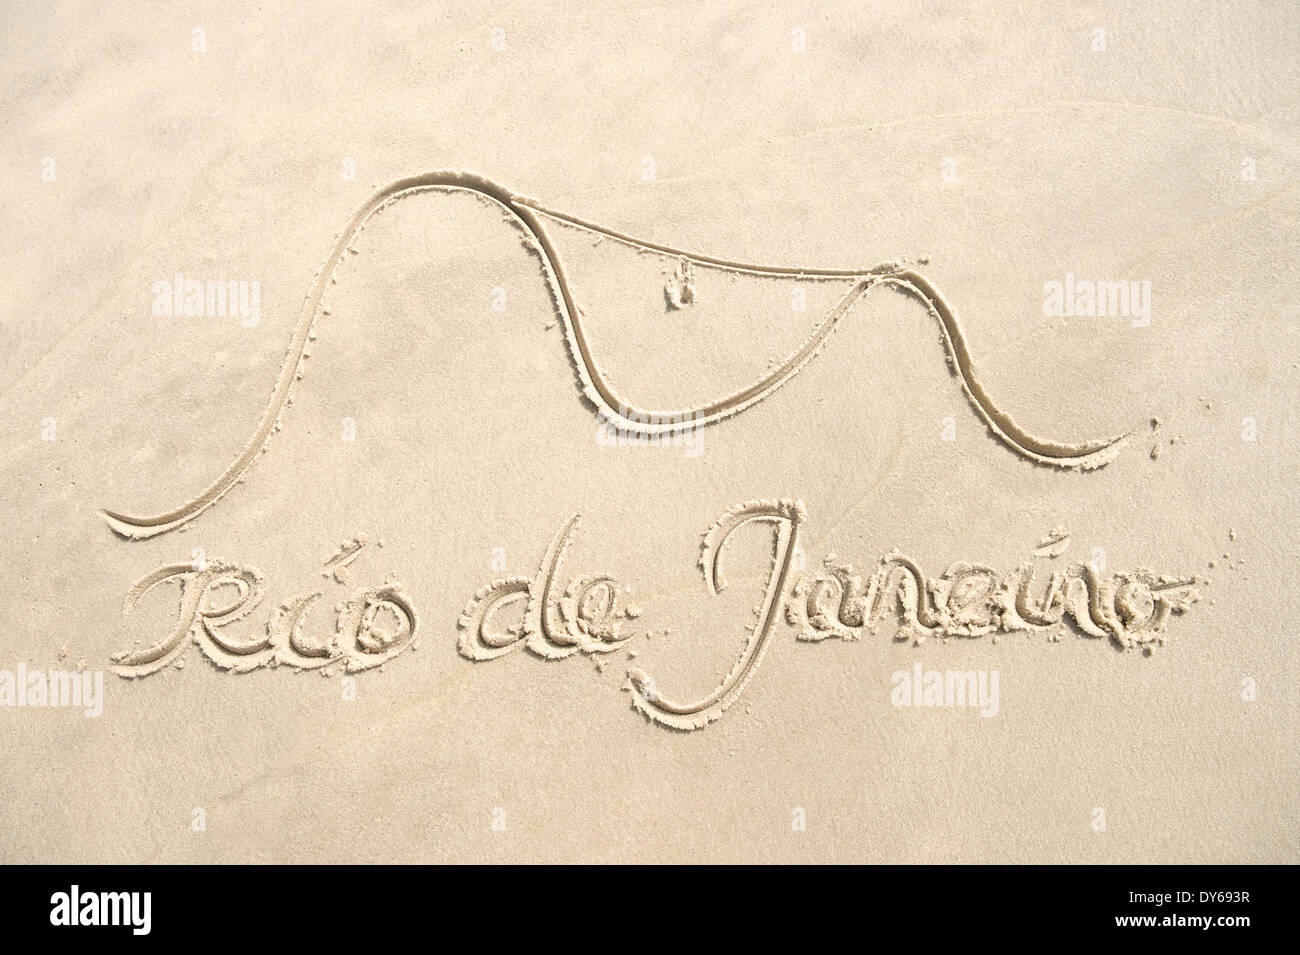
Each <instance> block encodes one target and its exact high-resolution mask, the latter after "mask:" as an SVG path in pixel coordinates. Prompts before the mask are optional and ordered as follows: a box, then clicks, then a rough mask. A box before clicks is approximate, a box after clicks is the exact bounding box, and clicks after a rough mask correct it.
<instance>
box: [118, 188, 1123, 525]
mask: <svg viewBox="0 0 1300 955" xmlns="http://www.w3.org/2000/svg"><path fill="white" fill-rule="evenodd" d="M430 191H441V192H455V191H466V192H471V193H474V194H476V195H478V196H480V197H482V198H484V199H487V200H490V201H491V202H494V203H496V204H498V205H500V206H501V207H502V208H503V209H504V210H505V212H506V213H507V215H508V216H509V217H511V218H512V219H514V220H515V221H516V222H517V223H518V224H519V225H520V226H521V227H522V228H523V229H524V231H525V232H526V233H527V235H528V236H529V237H530V238H531V239H532V240H533V242H535V244H536V250H537V252H538V255H539V258H540V260H541V263H542V272H543V276H544V278H545V280H546V282H547V284H548V285H549V286H550V289H551V291H552V298H553V301H554V302H555V305H556V309H557V312H558V313H559V319H560V321H561V324H562V325H563V328H564V336H565V341H566V342H567V343H568V348H569V354H570V357H571V359H572V361H573V364H574V367H575V369H576V371H577V374H578V378H579V382H580V384H581V386H582V392H583V394H584V395H585V396H586V398H587V399H588V400H589V401H590V402H591V403H592V405H594V406H595V408H596V410H597V411H598V412H599V413H602V414H603V416H604V417H605V419H606V420H607V421H609V422H611V423H612V424H614V425H616V426H617V427H620V428H622V429H625V430H626V431H627V432H629V433H631V434H635V435H646V436H653V435H659V434H665V433H671V432H673V431H676V430H680V429H681V428H682V426H683V422H689V423H690V424H691V425H692V426H696V427H700V426H705V425H710V424H714V423H716V422H719V421H722V420H723V419H725V418H728V417H730V416H731V415H735V414H738V413H740V412H741V411H744V410H745V409H746V408H748V407H751V406H752V405H754V404H756V403H758V402H759V401H762V400H763V399H764V398H766V397H767V396H769V395H770V394H772V393H773V392H774V391H776V390H777V389H778V388H780V387H781V385H783V384H785V383H786V382H787V381H789V380H790V379H791V378H793V377H794V376H795V375H796V374H797V373H798V372H799V371H800V370H801V369H802V368H803V367H804V365H806V364H807V363H808V362H809V361H810V360H811V359H812V358H813V357H814V356H815V355H816V353H817V351H818V350H819V349H820V348H821V346H822V345H823V344H824V343H825V341H826V339H827V338H828V336H829V335H830V333H831V332H832V331H833V330H834V329H835V327H836V326H837V325H838V324H839V321H840V319H842V318H843V317H844V316H845V315H847V314H848V313H849V311H850V310H851V309H852V308H853V306H854V305H855V304H856V303H857V301H858V300H859V299H860V298H862V296H863V295H865V294H866V292H867V291H869V290H870V289H872V288H874V287H876V286H878V285H891V286H894V287H896V288H898V289H900V290H902V291H903V292H905V293H907V294H910V295H912V296H914V297H915V298H917V299H918V300H919V301H921V302H922V303H923V304H924V305H925V306H926V308H927V309H928V310H929V312H930V314H931V315H933V316H934V317H935V319H936V320H937V321H938V323H939V326H940V328H941V330H942V333H943V341H944V345H945V347H946V349H947V352H948V358H949V361H950V364H951V368H952V371H953V373H954V374H956V376H957V377H958V378H959V379H960V381H961V387H962V391H963V392H964V393H965V395H966V398H967V400H968V401H969V402H970V403H971V405H972V406H973V407H974V408H975V411H976V413H977V414H978V415H979V416H980V418H981V419H982V420H983V421H984V423H985V425H987V426H988V428H989V430H990V431H992V432H993V434H994V435H995V436H996V437H997V438H998V439H999V440H1001V441H1002V443H1003V444H1005V445H1006V446H1007V447H1009V448H1010V449H1011V450H1013V451H1015V452H1016V453H1018V454H1020V455H1022V456H1024V457H1026V458H1028V459H1030V460H1031V461H1034V462H1036V463H1038V464H1044V465H1051V466H1055V467H1062V468H1079V469H1085V470H1086V469H1091V468H1098V467H1102V466H1103V465H1105V464H1108V463H1109V462H1110V461H1111V460H1113V459H1114V457H1115V455H1116V454H1118V453H1119V450H1120V448H1121V447H1122V445H1123V444H1124V442H1125V441H1126V439H1127V438H1128V437H1129V435H1128V434H1123V435H1119V436H1117V437H1113V438H1106V439H1098V440H1092V441H1086V442H1082V443H1078V444H1065V443H1061V442H1057V441H1050V440H1047V439H1044V438H1039V437H1036V436H1034V435H1032V434H1030V433H1029V432H1027V431H1025V430H1024V429H1023V428H1021V427H1020V426H1019V425H1018V424H1017V423H1016V422H1015V421H1014V420H1013V419H1012V417H1011V416H1010V415H1009V414H1007V413H1006V412H1004V411H1002V410H1000V409H999V408H998V407H997V405H995V404H994V403H993V400H992V399H991V398H990V397H989V394H988V392H987V391H986V390H985V389H984V386H983V385H982V384H981V383H980V381H979V379H978V378H977V377H976V375H975V371H974V368H973V363H972V361H971V357H970V353H969V351H968V349H967V347H966V341H965V338H964V337H963V335H962V331H961V326H960V324H959V323H958V321H957V315H956V312H955V311H954V310H953V309H952V307H951V306H950V305H949V304H948V302H947V301H946V300H945V299H944V298H943V296H942V295H941V294H940V293H939V292H938V290H937V289H935V287H934V286H933V285H931V284H930V282H929V281H927V280H926V279H925V278H924V277H923V276H922V275H920V274H919V273H917V272H915V271H913V270H912V269H911V268H909V267H906V266H904V265H902V264H900V263H897V262H886V263H882V264H880V265H875V266H872V267H870V268H866V269H802V268H787V267H776V266H763V265H750V264H746V263H743V262H737V261H733V260H730V259H722V258H715V257H712V256H707V255H700V254H696V253H690V252H685V251H682V250H679V249H673V248H670V247H668V246H663V245H658V244H656V243H653V242H647V241H644V240H642V239H637V238H633V237H632V236H628V235H624V234H622V233H619V232H615V231H613V230H611V229H607V228H605V227H603V226H599V225H595V224H593V223H590V222H586V221H584V220H582V219H579V218H577V217H575V216H571V215H568V214H566V213H563V212H559V211H557V210H554V209H550V208H547V207H546V206H544V205H543V204H541V203H540V202H537V201H536V200H533V199H528V198H525V197H522V196H518V195H515V194H514V193H513V192H511V191H510V190H508V189H506V188H505V187H504V186H501V185H499V184H497V183H495V182H492V181H491V180H489V179H485V178H484V177H482V176H479V175H475V174H473V173H468V172H457V171H446V170H444V171H438V172H430V173H424V174H422V175H417V176H409V177H406V178H403V179H398V180H396V181H394V182H391V183H389V184H388V185H386V186H384V187H382V188H381V189H379V190H378V191H376V192H375V193H374V194H373V195H372V196H371V197H370V198H369V199H367V200H366V202H365V203H364V204H363V205H362V206H361V207H360V208H359V209H358V210H357V211H356V212H355V213H354V214H353V215H352V218H351V219H350V220H349V221H348V224H347V226H346V227H345V228H344V229H343V231H342V232H341V233H340V234H339V237H338V241H337V242H336V243H335V245H334V249H333V251H332V252H331V253H330V255H329V257H328V258H327V259H326V260H325V263H324V265H323V266H322V267H321V269H320V270H319V271H318V272H317V274H316V278H315V281H314V282H313V283H312V286H311V289H310V291H309V293H308V295H307V298H306V301H305V302H304V304H303V310H302V316H301V318H300V319H299V321H298V326H297V328H296V329H295V331H294V333H293V337H292V339H291V340H290V342H289V348H288V352H287V354H286V355H285V359H284V363H283V365H282V366H281V368H280V375H279V377H278V379H277V380H276V383H275V389H274V390H273V392H272V394H271V400H270V403H269V404H268V405H267V408H266V411H265V412H263V415H262V419H261V421H260V423H259V424H258V426H257V430H256V431H255V432H254V434H253V436H252V438H251V439H250V440H249V442H248V444H247V446H246V447H245V448H244V450H243V451H241V452H240V454H239V456H238V457H237V458H236V459H235V460H234V462H233V463H231V464H230V466H229V467H227V468H226V470H225V471H224V472H223V473H222V474H221V476H220V477H218V478H217V479H216V480H215V481H214V482H212V484H210V485H209V486H208V487H207V488H206V489H205V490H204V491H202V493H200V494H199V495H198V496H197V497H195V498H194V499H192V500H190V501H188V502H187V503H185V504H182V505H181V506H179V507H177V508H174V509H172V510H170V511H164V512H162V513H159V514H153V515H149V516H137V515H130V514H125V513H122V512H120V511H111V510H104V511H103V512H102V513H103V515H104V517H105V519H106V520H107V521H108V524H109V526H110V527H111V528H112V529H113V530H114V531H115V532H116V533H117V534H119V535H121V536H123V537H126V538H129V539H140V538H147V537H154V536H156V535H158V534H163V533H166V532H167V531H170V530H175V529H176V528H178V527H180V526H182V525H184V524H186V523H188V522H189V521H191V520H193V519H194V518H195V517H197V516H198V515H199V514H201V513H202V512H203V511H205V510H207V509H208V508H209V507H211V506H212V505H213V504H215V503H216V502H217V501H219V500H220V499H221V498H222V497H223V496H224V495H225V494H226V492H228V491H229V490H230V489H231V488H232V487H234V486H235V484H237V483H239V482H240V481H241V480H242V478H243V475H244V474H245V473H246V472H247V471H248V469H249V468H250V467H251V466H252V465H253V463H254V462H255V461H256V460H257V457H258V455H259V454H262V453H265V451H266V450H267V448H268V446H269V442H270V439H271V436H272V435H273V434H274V433H275V432H276V431H277V430H278V429H279V426H280V419H281V417H282V415H283V413H284V410H285V407H286V406H287V405H288V404H290V403H292V397H291V394H290V392H291V391H292V389H293V384H294V382H295V381H296V380H298V379H300V378H302V376H303V373H304V369H303V364H304V361H305V359H306V349H307V344H308V342H309V341H310V340H311V339H313V338H315V332H314V330H313V327H314V325H315V323H316V320H317V318H318V316H319V315H320V314H321V312H322V300H323V298H324V296H325V292H326V290H327V289H328V287H329V285H330V284H331V282H332V281H333V278H334V272H335V270H336V269H337V267H338V264H339V262H340V261H342V259H343V258H344V256H345V255H346V253H347V252H348V250H349V248H350V247H351V246H352V243H353V241H354V240H355V239H356V237H357V235H358V234H359V233H360V232H361V231H362V229H364V228H365V225H366V222H367V221H368V220H369V219H370V217H371V216H373V215H376V214H377V213H379V212H380V211H382V210H383V209H385V208H387V207H388V206H390V205H392V204H393V203H395V202H397V201H398V200H400V199H403V198H406V197H408V196H413V195H417V194H419V193H422V192H430ZM544 218H549V219H551V220H553V221H556V222H564V223H568V224H569V225H572V226H576V227H578V228H581V229H587V230H590V231H592V232H595V233H598V234H600V235H602V236H605V237H606V238H609V239H612V240H614V241H617V242H621V243H624V244H627V245H630V246H633V247H635V248H637V249H641V250H644V251H650V252H658V253H660V254H663V255H669V256H674V257H677V258H678V259H680V260H681V261H682V262H683V263H685V264H686V265H690V264H692V263H695V264H702V265H708V266H712V267H715V268H719V269H724V270H729V271H733V272H738V273H744V274H750V275H764V276H785V277H789V278H794V279H800V280H803V281H827V280H835V279H838V280H843V279H850V278H851V279H856V280H857V281H855V282H854V284H853V287H852V288H851V289H850V290H849V292H848V293H847V294H846V295H845V296H844V297H843V298H842V299H841V300H840V301H839V302H838V303H837V304H836V305H835V306H834V308H832V309H831V310H830V312H829V313H828V314H827V315H826V316H825V317H824V318H823V319H822V320H821V321H820V322H819V323H818V324H817V325H816V327H814V328H813V330H812V332H811V333H810V334H809V336H808V338H807V339H805V341H804V342H803V343H802V344H801V345H799V346H798V347H797V348H795V349H794V350H793V351H792V352H791V353H790V354H789V355H787V356H786V358H785V359H784V360H783V361H781V362H780V363H779V364H777V365H776V366H775V367H774V368H773V369H772V370H771V371H770V372H768V373H767V374H766V375H764V376H763V377H762V378H760V379H759V380H757V381H755V382H754V383H753V384H751V385H749V386H748V387H745V388H742V389H740V390H739V391H736V392H733V393H732V394H729V395H726V396H724V397H722V398H718V399H716V400H714V401H710V402H707V403H705V404H703V405H700V406H697V407H692V408H681V409H675V410H668V411H662V410H650V409H643V408H640V407H638V406H636V405H635V404H633V403H632V402H630V401H628V400H626V399H625V398H623V397H622V396H620V395H618V394H616V393H615V392H614V390H613V389H612V388H611V386H610V385H609V383H608V381H607V380H606V378H605V376H604V375H603V374H602V372H601V370H600V367H599V365H598V364H597V362H596V361H595V359H594V357H593V356H592V354H591V349H590V346H589V344H588V341H587V338H586V336H585V334H584V332H583V323H582V312H581V310H580V309H579V308H578V306H577V304H576V302H575V300H574V296H573V291H572V289H571V288H570V285H569V282H568V280H567V278H566V276H565V272H564V268H563V265H562V264H561V261H560V257H559V254H558V253H557V251H556V249H555V246H554V245H553V244H552V242H551V239H550V236H549V235H548V233H547V231H546V228H545V226H544V225H543V221H542V220H543V219H544Z"/></svg>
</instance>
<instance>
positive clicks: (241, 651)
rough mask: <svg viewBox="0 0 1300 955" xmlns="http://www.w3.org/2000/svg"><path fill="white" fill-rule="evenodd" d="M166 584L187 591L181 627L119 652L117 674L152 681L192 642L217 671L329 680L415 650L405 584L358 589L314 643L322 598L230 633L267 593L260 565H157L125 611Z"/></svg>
mask: <svg viewBox="0 0 1300 955" xmlns="http://www.w3.org/2000/svg"><path fill="white" fill-rule="evenodd" d="M168 581H178V582H179V583H180V586H181V601H180V615H179V618H178V620H177V623H176V627H175V629H174V630H172V632H171V633H170V634H168V635H167V636H166V637H163V638H162V639H161V640H159V641H157V642H156V643H153V644H151V645H149V646H143V647H142V646H137V647H133V648H131V649H128V650H122V651H120V652H118V653H115V654H114V655H113V658H112V659H113V663H112V665H111V666H110V669H111V670H112V671H113V672H114V673H116V674H117V675H118V676H122V677H141V676H148V675H149V674H151V673H157V672H158V671H159V670H161V669H163V668H164V667H166V666H167V665H169V664H175V665H176V666H182V665H183V659H182V658H183V656H184V654H185V652H186V650H188V649H189V647H190V645H191V644H192V643H193V644H198V646H199V649H201V650H202V651H203V654H204V656H206V657H207V658H208V659H209V660H211V661H212V662H213V663H214V664H216V666H218V667H219V668H221V669H223V670H230V671H232V672H235V673H247V672H249V671H250V670H256V669H258V668H259V667H264V666H266V667H277V666H281V665H285V666H290V667H293V668H295V669H297V670H299V671H302V670H320V671H321V672H322V673H324V674H325V675H329V674H330V672H331V671H332V669H336V668H337V669H343V670H344V671H346V672H349V673H355V672H357V671H360V670H369V669H371V668H372V667H377V666H382V665H383V664H385V663H387V662H388V661H389V660H391V659H393V658H394V657H396V656H399V655H400V654H401V653H403V652H404V651H406V650H407V649H408V648H411V649H413V648H415V647H416V646H417V636H418V632H419V624H418V621H417V618H416V615H415V608H414V606H413V605H412V604H411V601H410V600H409V599H408V598H407V596H406V595H405V594H404V593H403V592H402V588H401V586H400V585H399V584H395V583H387V584H384V585H383V586H380V587H370V588H362V589H359V590H357V591H356V592H354V593H353V594H352V596H351V597H349V598H348V599H347V600H345V601H343V602H341V603H340V604H338V605H337V606H336V607H335V610H336V614H337V616H336V622H335V627H334V632H333V633H331V634H328V635H326V636H325V637H322V638H313V637H310V636H308V635H306V634H304V632H303V624H304V622H305V620H306V618H307V614H308V611H309V610H310V608H311V606H312V604H313V603H315V601H316V600H317V599H319V598H320V596H321V594H320V593H311V594H301V595H299V596H296V597H290V598H289V599H288V600H286V601H285V602H284V603H282V604H281V605H280V606H279V607H278V608H277V609H276V610H275V612H274V613H272V615H271V618H270V620H269V621H268V622H267V624H266V627H265V631H264V632H261V633H258V632H256V631H254V633H253V634H252V635H249V636H243V637H240V636H235V635H233V634H231V633H227V632H226V627H228V626H230V625H231V624H233V623H235V622H236V621H239V620H242V619H244V618H245V617H247V616H248V615H249V614H250V613H252V612H253V610H255V609H256V608H257V606H258V604H260V603H261V601H262V598H263V597H264V596H265V590H264V587H263V581H262V575H261V573H260V572H259V571H258V570H257V569H256V568H253V567H249V566H247V565H244V564H233V563H228V562H226V561H223V560H208V561H207V563H206V565H205V566H204V567H203V568H202V569H196V567H195V565H194V564H193V563H184V564H167V565H165V566H162V567H159V568H158V569H157V570H155V571H153V572H152V573H149V574H146V575H145V576H143V577H141V578H140V579H139V580H137V581H136V582H135V583H134V584H132V585H131V589H130V591H128V593H127V596H126V602H125V606H124V607H123V612H124V613H128V614H129V613H130V612H131V611H132V610H133V609H134V608H135V606H136V605H137V604H138V603H139V602H140V600H141V599H142V598H143V597H144V596H145V594H147V593H149V592H150V591H151V590H153V589H154V588H155V587H157V586H159V585H160V584H163V583H165V582H168ZM334 664H337V667H332V666H331V665H334Z"/></svg>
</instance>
